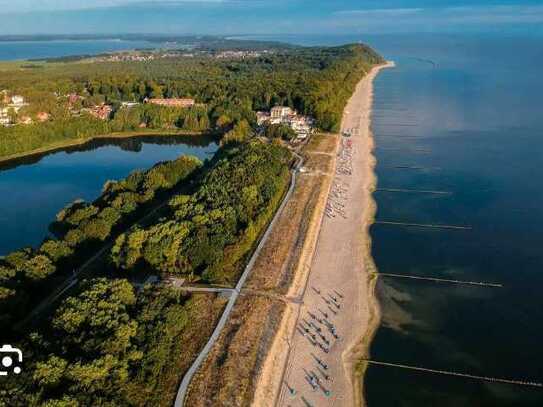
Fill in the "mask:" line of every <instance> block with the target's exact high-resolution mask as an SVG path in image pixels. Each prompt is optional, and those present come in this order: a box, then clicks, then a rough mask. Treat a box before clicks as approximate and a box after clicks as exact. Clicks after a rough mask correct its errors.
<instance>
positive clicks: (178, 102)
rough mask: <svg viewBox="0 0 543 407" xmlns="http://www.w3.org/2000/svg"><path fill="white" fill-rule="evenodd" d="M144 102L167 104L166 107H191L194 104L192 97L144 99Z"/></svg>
mask: <svg viewBox="0 0 543 407" xmlns="http://www.w3.org/2000/svg"><path fill="white" fill-rule="evenodd" d="M145 103H150V104H152V105H159V106H168V107H192V106H194V104H195V101H194V99H189V98H184V99H176V98H171V99H157V98H152V99H145Z"/></svg>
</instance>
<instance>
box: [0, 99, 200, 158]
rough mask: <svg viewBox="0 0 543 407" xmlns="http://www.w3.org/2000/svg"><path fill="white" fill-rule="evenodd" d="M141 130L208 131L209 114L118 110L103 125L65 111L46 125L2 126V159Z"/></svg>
mask: <svg viewBox="0 0 543 407" xmlns="http://www.w3.org/2000/svg"><path fill="white" fill-rule="evenodd" d="M66 109H67V107H66ZM142 128H144V129H180V130H184V131H186V132H201V131H206V130H209V129H210V122H209V114H208V112H207V109H206V108H205V107H193V108H190V109H184V108H174V107H164V106H156V105H139V106H136V107H132V108H118V110H117V111H116V113H115V114H114V118H113V119H112V120H110V121H104V120H100V119H97V118H95V117H92V116H91V115H90V114H86V113H84V114H82V115H81V116H79V117H70V115H69V114H68V112H67V111H64V112H62V113H61V114H60V115H59V116H55V118H54V119H53V120H51V121H49V122H46V123H35V124H30V125H19V126H13V127H1V126H0V138H1V139H2V142H1V143H0V158H2V157H6V156H9V155H12V154H20V153H24V152H27V151H32V150H36V149H40V148H43V147H48V146H52V145H54V144H58V143H62V142H66V141H68V142H69V141H70V140H76V139H86V138H92V137H94V136H100V135H107V134H110V133H113V132H135V131H138V132H141V131H142ZM144 129H143V130H144Z"/></svg>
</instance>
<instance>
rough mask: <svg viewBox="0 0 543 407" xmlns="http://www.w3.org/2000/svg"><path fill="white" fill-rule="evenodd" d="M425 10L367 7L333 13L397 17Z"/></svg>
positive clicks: (354, 15) (351, 15)
mask: <svg viewBox="0 0 543 407" xmlns="http://www.w3.org/2000/svg"><path fill="white" fill-rule="evenodd" d="M422 11H424V9H423V8H380V9H367V10H341V11H336V12H335V13H333V14H334V15H337V16H349V17H372V16H373V17H374V16H383V17H396V16H405V15H411V14H417V13H420V12H422Z"/></svg>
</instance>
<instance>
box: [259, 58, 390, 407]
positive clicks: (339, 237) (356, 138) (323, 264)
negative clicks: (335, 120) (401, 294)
mask: <svg viewBox="0 0 543 407" xmlns="http://www.w3.org/2000/svg"><path fill="white" fill-rule="evenodd" d="M386 66H389V64H387V65H385V66H380V67H376V68H374V69H372V71H371V72H370V73H368V74H367V75H366V77H365V78H364V79H363V80H362V81H361V82H360V83H359V84H358V85H357V88H356V91H355V93H354V94H353V96H352V97H351V99H350V100H349V102H348V105H347V107H346V109H345V113H344V117H343V122H342V134H345V133H349V134H350V136H349V137H342V139H341V145H340V147H339V151H338V155H337V158H336V165H335V175H334V179H333V182H332V185H331V188H330V191H329V194H328V203H327V206H326V208H325V209H324V214H323V215H324V216H323V217H322V223H321V227H320V232H319V234H318V238H317V241H316V247H315V248H314V254H313V256H312V258H311V259H310V260H309V261H308V266H309V273H307V280H306V282H305V284H293V286H292V287H291V291H290V292H289V296H290V297H293V298H296V297H298V298H301V303H300V304H299V305H293V307H297V310H296V312H295V313H292V315H291V316H290V321H289V323H288V329H289V330H290V333H289V335H288V338H289V339H288V340H287V341H286V342H287V346H282V347H276V346H274V347H273V349H272V351H271V352H270V353H273V352H274V351H275V352H283V353H285V356H284V358H280V357H277V355H273V354H272V355H268V358H269V359H270V358H271V359H273V360H276V361H277V360H280V359H285V360H286V363H285V366H284V367H283V368H282V369H281V370H282V373H281V378H280V379H281V380H280V384H279V385H280V389H277V390H276V392H277V391H278V392H279V393H278V394H277V396H276V397H268V398H267V402H264V404H260V405H261V406H262V405H265V404H266V405H268V404H269V405H273V404H276V405H279V406H289V405H293V406H294V405H312V406H325V405H326V406H352V405H354V404H355V403H356V402H357V400H358V398H357V397H355V391H354V388H355V386H354V383H353V380H354V379H353V378H354V375H353V371H354V362H355V361H354V360H353V356H352V352H353V348H355V347H356V346H357V345H359V344H360V342H361V339H362V338H363V337H364V335H366V334H367V333H368V328H369V322H370V304H371V302H372V298H371V292H370V279H369V275H368V273H367V270H366V263H367V261H369V259H368V258H367V257H368V254H369V250H368V247H369V245H370V241H369V236H368V227H369V225H370V223H371V222H372V221H373V215H374V204H373V201H372V197H371V193H372V190H373V188H374V184H375V176H374V173H373V167H374V157H373V155H372V149H373V139H372V137H371V134H370V117H371V105H372V92H373V86H372V83H373V79H374V78H375V76H376V75H377V73H378V72H379V70H380V69H381V68H383V67H386ZM282 334H284V333H282ZM334 335H337V336H338V338H339V339H336V338H334ZM284 342H285V341H283V343H284ZM327 342H329V344H328V343H327ZM279 349H281V350H279ZM319 361H320V362H319ZM275 370H276V371H277V370H278V369H275ZM273 382H275V385H277V384H278V382H279V381H278V380H277V378H275V380H273ZM260 386H263V387H264V388H265V387H266V384H265V383H262V382H261V383H260ZM257 389H258V387H257ZM268 390H269V389H268ZM259 393H260V394H267V395H268V396H269V395H271V394H273V393H274V392H273V391H265V390H263V389H262V387H261V388H260V389H259V391H257V395H256V397H255V400H254V403H253V405H255V403H263V399H262V397H259V396H258V394H259Z"/></svg>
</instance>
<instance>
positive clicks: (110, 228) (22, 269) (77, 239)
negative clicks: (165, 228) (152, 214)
mask: <svg viewBox="0 0 543 407" xmlns="http://www.w3.org/2000/svg"><path fill="white" fill-rule="evenodd" d="M200 166H201V162H200V161H199V160H198V159H196V158H193V157H187V156H182V157H180V158H178V159H176V160H174V161H169V162H164V163H160V164H157V165H156V166H154V167H153V168H151V169H150V170H148V171H135V172H133V173H132V174H131V175H130V176H128V177H127V178H126V179H124V180H121V181H118V182H115V181H110V182H107V183H106V184H105V185H104V189H103V193H102V194H101V196H100V197H99V198H98V199H97V200H95V201H94V202H93V203H87V202H75V203H73V204H70V205H69V206H67V207H66V208H65V209H63V210H62V211H61V212H60V213H59V214H58V215H57V220H56V222H54V223H53V224H52V225H51V230H52V231H53V232H54V233H55V234H56V235H57V237H58V238H57V239H48V240H46V241H45V242H44V243H43V244H42V245H41V246H40V247H39V248H38V249H36V250H34V249H31V248H25V249H22V250H18V251H15V252H13V253H10V254H8V255H7V256H5V257H4V258H0V329H7V328H8V327H10V326H11V324H12V322H13V321H15V320H17V319H18V318H20V317H22V316H24V315H25V314H26V312H27V311H28V308H29V307H30V306H32V305H35V304H36V302H37V301H38V300H40V299H41V298H43V295H44V294H47V291H46V290H44V288H45V287H47V286H48V285H49V284H48V283H53V282H54V281H50V280H53V279H54V278H55V277H59V278H60V277H62V278H65V277H66V274H67V273H70V272H71V270H72V269H73V268H75V267H78V266H80V265H81V264H82V263H83V261H84V260H85V259H86V258H88V257H89V256H91V255H92V253H94V252H96V251H97V250H98V249H99V248H100V247H101V246H103V244H104V242H105V241H106V240H107V239H110V238H112V237H114V236H115V235H116V234H118V233H120V232H121V230H122V229H123V228H126V225H129V224H131V223H132V222H133V221H134V220H136V219H137V218H139V217H141V216H142V215H143V213H144V212H145V209H147V208H149V207H150V204H152V203H153V202H154V201H155V197H156V196H157V194H158V195H159V196H160V194H164V193H167V192H168V191H169V190H171V189H172V188H174V187H175V186H177V185H178V184H179V183H181V182H182V181H183V180H186V179H187V178H188V177H189V176H190V175H191V174H193V173H194V172H195V170H196V169H198V168H199V167H200Z"/></svg>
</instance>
